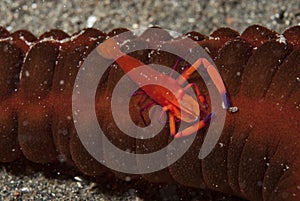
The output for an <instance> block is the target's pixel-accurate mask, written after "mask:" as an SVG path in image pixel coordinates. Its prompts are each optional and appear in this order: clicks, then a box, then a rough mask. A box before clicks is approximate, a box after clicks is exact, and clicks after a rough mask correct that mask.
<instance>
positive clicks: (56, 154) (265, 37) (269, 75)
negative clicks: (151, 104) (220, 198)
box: [0, 25, 300, 201]
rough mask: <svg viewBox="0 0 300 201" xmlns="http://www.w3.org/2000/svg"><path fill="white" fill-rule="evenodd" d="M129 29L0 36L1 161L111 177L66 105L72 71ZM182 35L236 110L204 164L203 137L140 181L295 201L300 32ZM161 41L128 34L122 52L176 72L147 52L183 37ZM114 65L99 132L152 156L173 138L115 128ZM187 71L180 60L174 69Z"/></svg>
mask: <svg viewBox="0 0 300 201" xmlns="http://www.w3.org/2000/svg"><path fill="white" fill-rule="evenodd" d="M125 31H128V30H126V29H115V30H113V31H111V32H110V33H107V34H105V33H103V32H101V31H99V30H96V29H85V30H82V31H80V32H79V33H76V34H74V35H72V36H69V35H68V34H66V33H64V32H62V31H60V30H52V31H49V32H47V33H45V34H43V35H41V36H40V37H39V38H36V37H35V36H33V35H32V34H31V33H29V32H27V31H22V30H21V31H17V32H14V33H9V32H8V31H6V30H5V29H4V28H0V114H1V115H0V162H12V161H14V160H17V159H18V158H19V157H21V156H22V155H24V156H25V157H26V158H27V159H29V160H31V161H33V162H37V163H51V162H55V161H60V162H65V163H68V164H73V165H75V166H77V167H78V168H79V169H80V170H81V171H82V172H84V173H85V174H88V175H93V176H97V175H102V174H103V173H105V172H107V171H109V170H108V168H106V167H104V166H103V165H101V164H100V163H98V162H97V161H96V160H95V159H93V157H91V156H90V155H89V153H88V152H87V151H86V150H85V148H84V147H83V145H82V144H81V142H80V140H79V138H78V136H77V133H76V130H75V127H74V124H73V118H72V106H71V104H72V100H71V98H72V92H73V85H74V82H75V78H76V75H77V72H78V70H79V67H80V66H81V65H82V63H83V61H84V59H85V58H86V57H87V55H88V54H89V53H90V52H91V51H92V50H93V49H94V48H95V47H96V46H97V45H98V44H100V43H101V42H103V41H104V40H105V39H106V37H107V36H115V35H117V34H119V33H122V32H125ZM185 36H188V37H190V38H192V39H193V40H195V41H197V42H198V43H199V44H200V45H201V46H202V47H203V48H204V49H205V50H206V51H207V52H208V53H209V55H210V56H211V57H212V58H213V60H214V62H215V64H216V66H217V67H218V70H219V72H220V74H221V76H222V78H223V80H224V83H225V85H226V87H227V90H228V93H229V95H230V99H231V102H232V104H233V105H234V106H237V107H238V108H239V111H238V112H237V113H233V114H231V113H228V114H227V118H226V122H225V127H224V130H223V132H222V135H221V138H220V140H219V142H218V144H217V146H216V147H215V148H214V150H213V151H212V152H211V153H210V154H209V155H208V157H206V158H205V159H203V160H200V159H198V154H199V150H200V147H201V144H202V142H203V139H204V136H205V130H204V131H203V130H201V131H199V133H198V135H197V137H196V140H195V141H194V143H193V145H192V146H191V148H190V149H189V150H188V152H186V153H185V154H184V156H183V157H182V158H180V159H179V160H178V161H177V162H176V163H174V164H172V165H171V166H170V167H168V168H165V169H163V170H161V171H158V172H155V173H151V174H145V175H142V177H144V178H145V179H147V180H149V181H152V182H176V183H180V184H182V185H185V186H190V187H196V188H208V189H212V190H215V191H220V192H224V193H228V194H232V195H236V196H239V197H241V198H245V199H248V200H272V201H276V200H289V201H297V200H299V199H300V154H299V153H300V152H299V148H300V135H299V131H300V125H299V122H300V111H299V110H300V109H299V107H300V106H299V104H300V87H299V85H300V27H299V26H295V27H291V28H289V29H287V30H286V31H285V32H284V33H283V34H282V35H280V34H277V33H276V32H274V31H271V30H268V29H266V28H264V27H261V26H258V25H253V26H250V27H248V28H247V29H246V30H245V31H244V32H243V33H242V34H241V35H240V34H239V33H238V32H236V31H234V30H231V29H229V28H221V29H218V30H216V31H215V32H213V33H212V34H211V35H210V36H209V37H207V36H204V35H202V34H200V33H197V32H189V33H187V34H185ZM157 37H158V36H155V35H151V33H148V32H147V30H146V31H145V32H144V33H143V34H142V35H141V36H139V37H137V36H134V35H132V40H131V41H130V42H129V43H128V46H130V45H134V46H136V45H139V44H146V45H147V46H148V47H149V50H144V51H138V52H133V53H131V56H133V57H135V58H137V59H139V60H141V61H143V62H144V63H145V64H149V63H157V64H160V65H165V66H169V67H172V66H173V65H174V63H175V62H176V60H177V57H176V56H174V55H171V54H168V53H166V52H159V51H154V52H153V51H151V50H150V49H151V45H152V44H153V43H155V42H157V41H160V42H163V43H162V44H163V45H165V46H168V45H175V46H176V47H177V48H179V49H180V48H182V49H184V47H182V45H181V43H180V37H179V38H177V39H175V40H172V39H173V38H172V36H170V35H169V34H168V33H167V32H166V33H165V34H164V35H160V36H159V38H157ZM149 55H151V56H150V57H149ZM113 65H114V68H110V69H109V70H108V71H106V73H105V74H104V76H103V77H102V79H101V81H100V83H99V86H98V89H97V94H96V112H97V117H98V120H99V123H100V125H101V126H102V128H103V131H105V133H106V135H107V137H108V138H109V139H110V140H111V141H112V142H114V143H115V144H116V145H117V146H118V147H120V149H123V150H127V149H130V150H133V151H135V152H137V153H149V152H152V151H155V150H159V149H160V148H162V147H164V146H166V145H167V144H168V142H169V141H170V140H171V139H170V136H169V130H168V128H167V127H166V128H165V129H163V130H162V131H161V133H160V134H158V135H157V136H155V137H154V138H153V139H150V140H136V139H133V138H131V137H128V136H127V135H125V134H124V133H122V132H121V130H119V129H118V127H117V125H116V124H115V123H114V121H113V117H112V114H111V112H110V109H109V108H110V97H111V94H112V91H113V89H114V86H115V85H116V83H117V82H118V81H119V79H120V78H121V77H122V76H123V75H124V73H123V71H122V70H121V69H120V68H119V67H118V66H117V65H116V64H113ZM187 65H188V64H187V63H186V62H184V61H182V62H180V64H179V67H178V69H182V68H183V67H186V66H187ZM179 72H181V70H179ZM190 82H195V83H197V84H198V85H199V87H200V89H201V90H203V91H202V92H203V94H204V95H206V96H207V99H208V103H210V99H209V94H208V92H207V89H206V87H205V85H204V84H203V82H202V81H201V78H200V77H199V76H192V77H191V80H190ZM147 101H150V99H149V98H148V97H147V96H146V95H141V96H133V97H132V100H131V104H130V109H131V116H132V120H133V121H134V122H135V123H136V124H139V125H142V124H143V121H142V119H141V117H140V115H139V112H138V111H139V110H140V108H141V107H142V105H144V104H145V103H147ZM145 112H147V111H145ZM120 115H122V114H120ZM120 139H121V140H120ZM166 160H167V159H166ZM138 165H140V166H142V165H143V164H138ZM116 175H118V176H119V177H123V176H125V175H124V174H121V173H116ZM131 176H132V177H134V176H133V175H131Z"/></svg>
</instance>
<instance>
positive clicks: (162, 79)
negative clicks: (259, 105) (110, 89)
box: [97, 38, 230, 138]
mask: <svg viewBox="0 0 300 201" xmlns="http://www.w3.org/2000/svg"><path fill="white" fill-rule="evenodd" d="M97 51H98V53H99V54H100V55H101V56H103V57H104V58H107V59H115V60H116V62H117V63H118V64H119V66H120V67H121V68H122V70H123V71H124V72H125V73H128V72H130V71H131V70H132V69H136V68H138V67H140V66H143V67H144V68H143V70H140V71H138V72H136V71H134V73H130V74H127V75H129V77H130V78H131V79H132V80H133V81H134V82H135V83H137V84H138V85H139V86H140V87H141V88H142V90H143V91H144V92H145V93H146V94H147V95H148V96H149V97H150V98H151V99H152V100H154V101H155V102H156V103H158V104H159V105H161V106H162V107H163V111H169V127H170V134H171V136H174V138H180V137H182V136H188V135H191V134H193V133H195V132H196V131H197V130H199V129H202V128H203V127H204V126H205V125H206V124H207V123H208V122H209V120H210V119H211V117H212V115H213V114H212V113H210V114H208V115H207V116H206V117H205V118H204V119H203V120H201V121H199V122H197V123H195V124H193V125H192V126H190V127H188V128H186V129H184V130H183V131H179V132H177V133H176V131H175V130H176V129H175V118H177V119H179V120H182V121H184V122H187V123H193V122H194V121H196V120H197V119H198V118H199V116H200V108H199V106H198V103H197V101H196V100H194V99H193V98H192V97H191V96H190V95H188V94H187V93H185V91H186V90H187V89H188V88H191V87H193V86H194V87H195V91H196V94H197V96H198V99H199V101H200V102H201V104H202V106H203V107H207V104H206V101H205V98H204V96H203V95H201V93H200V90H199V88H198V86H197V85H195V84H188V85H187V86H185V87H182V85H183V84H184V82H185V81H186V80H187V79H189V78H190V76H191V75H192V74H193V72H194V71H195V70H196V69H197V68H199V67H202V66H203V67H204V68H206V70H207V72H208V74H209V75H210V76H211V79H212V80H213V82H214V83H215V85H216V87H217V88H218V90H219V92H220V94H221V95H222V98H223V107H224V109H229V107H230V105H229V100H228V97H227V92H226V89H225V86H224V83H223V81H222V78H221V76H220V75H219V73H218V71H217V69H216V68H215V67H214V66H213V65H212V64H211V63H210V62H209V61H208V60H207V59H205V58H200V59H198V60H197V61H195V62H194V64H192V65H191V66H190V67H188V68H187V69H186V70H185V71H184V72H183V73H182V74H181V76H179V77H178V78H177V79H176V80H175V79H173V78H172V77H170V76H166V75H164V74H162V73H159V72H158V71H156V70H154V69H153V68H151V67H150V66H147V65H145V64H144V63H143V62H141V61H139V60H137V59H135V58H133V57H131V56H129V55H126V54H124V53H123V52H121V50H120V49H119V48H118V44H117V42H116V41H115V40H114V39H113V38H110V39H108V40H106V41H105V43H101V44H100V45H99V46H98V47H97ZM149 79H152V80H155V82H157V83H164V84H165V85H167V87H162V86H157V85H146V86H142V85H143V84H145V83H147V82H149ZM170 88H172V91H175V94H174V96H175V97H174V96H173V95H171V92H170V90H169V89H170ZM179 99H180V100H181V101H182V102H183V103H182V105H181V107H180V105H179V103H178V101H177V100H179Z"/></svg>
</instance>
